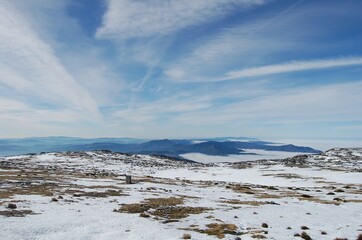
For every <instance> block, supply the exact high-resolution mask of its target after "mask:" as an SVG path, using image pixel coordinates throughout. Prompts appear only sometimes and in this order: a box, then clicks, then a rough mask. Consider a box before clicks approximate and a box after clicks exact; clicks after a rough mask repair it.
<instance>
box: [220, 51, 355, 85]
mask: <svg viewBox="0 0 362 240" xmlns="http://www.w3.org/2000/svg"><path fill="white" fill-rule="evenodd" d="M355 65H362V57H347V58H333V59H324V60H321V59H317V60H309V61H292V62H288V63H281V64H272V65H267V66H260V67H254V68H246V69H243V70H239V71H231V72H228V73H227V74H226V77H224V78H221V79H218V80H217V81H222V80H232V79H239V78H244V77H256V76H263V75H272V74H281V73H289V72H298V71H310V70H318V69H325V68H338V67H348V66H355Z"/></svg>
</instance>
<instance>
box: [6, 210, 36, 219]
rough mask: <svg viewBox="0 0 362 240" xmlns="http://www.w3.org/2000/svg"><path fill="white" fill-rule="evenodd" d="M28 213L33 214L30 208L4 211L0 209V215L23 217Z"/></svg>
mask: <svg viewBox="0 0 362 240" xmlns="http://www.w3.org/2000/svg"><path fill="white" fill-rule="evenodd" d="M29 214H35V213H33V211H31V210H6V211H0V216H5V217H25V216H26V215H29Z"/></svg>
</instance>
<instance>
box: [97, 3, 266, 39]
mask: <svg viewBox="0 0 362 240" xmlns="http://www.w3.org/2000/svg"><path fill="white" fill-rule="evenodd" d="M265 2H266V1H265V0H213V1H209V0H197V1H195V0H182V1H179V0H150V1H133V0H109V1H108V10H107V12H106V14H105V16H104V18H103V25H102V27H101V28H99V29H98V31H97V36H98V37H105V38H117V39H127V38H135V37H136V38H137V37H152V36H155V35H156V36H157V35H167V34H170V33H173V32H176V31H178V30H180V29H184V28H186V27H190V26H195V25H199V24H201V23H205V22H209V21H212V20H214V19H217V18H219V17H222V16H223V15H225V14H226V13H228V12H230V11H233V10H235V9H237V8H238V9H242V8H248V7H250V6H256V5H262V4H264V3H265Z"/></svg>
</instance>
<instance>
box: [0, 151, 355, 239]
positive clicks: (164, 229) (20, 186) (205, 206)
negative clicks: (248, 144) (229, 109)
mask: <svg viewBox="0 0 362 240" xmlns="http://www.w3.org/2000/svg"><path fill="white" fill-rule="evenodd" d="M361 153H362V150H361V149H352V150H351V149H334V150H331V151H328V152H326V153H324V154H320V155H313V156H297V157H294V158H289V159H286V160H280V161H276V160H274V161H272V160H268V161H249V162H245V161H243V162H239V163H214V164H191V163H185V162H180V161H175V160H171V159H162V158H157V157H151V156H144V155H123V154H119V153H110V152H102V151H98V152H80V153H74V152H68V153H48V154H39V155H24V156H19V157H11V158H0V239H4V240H7V239H9V240H10V239H11V240H12V239H182V238H187V235H185V234H189V235H191V239H233V240H234V239H238V238H240V239H246V240H247V239H263V238H264V239H276V240H283V239H302V238H301V237H299V236H298V234H299V235H301V234H302V233H303V232H305V233H304V234H307V235H309V236H310V237H311V238H312V239H321V240H324V239H328V240H330V239H332V240H333V239H335V238H347V239H350V240H354V239H357V236H358V235H359V234H362V226H361V224H362V222H361V216H362V198H361V194H362V171H361V170H362V168H361V166H362V161H361V158H362V155H361ZM126 174H131V175H132V177H133V181H134V183H133V184H126V183H125V175H126ZM9 204H16V209H10V208H9ZM304 236H305V235H304Z"/></svg>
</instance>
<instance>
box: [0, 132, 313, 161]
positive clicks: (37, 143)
mask: <svg viewBox="0 0 362 240" xmlns="http://www.w3.org/2000/svg"><path fill="white" fill-rule="evenodd" d="M225 139H228V140H227V141H224V140H225ZM233 140H235V141H233ZM243 149H258V150H265V151H284V152H301V153H319V152H320V151H319V150H315V149H313V148H310V147H301V146H295V145H292V144H286V145H279V144H278V145H273V143H272V142H265V141H260V140H255V139H252V138H230V137H225V138H215V139H211V140H205V139H203V140H201V139H197V141H196V139H161V140H150V141H147V140H143V139H132V138H95V139H84V138H68V137H49V138H26V139H0V155H2V156H5V155H17V154H26V153H39V152H54V151H92V150H109V151H113V152H124V153H132V154H149V155H164V156H170V157H179V156H180V155H181V154H185V153H202V154H207V155H218V156H226V155H230V154H253V153H245V152H244V151H243Z"/></svg>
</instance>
